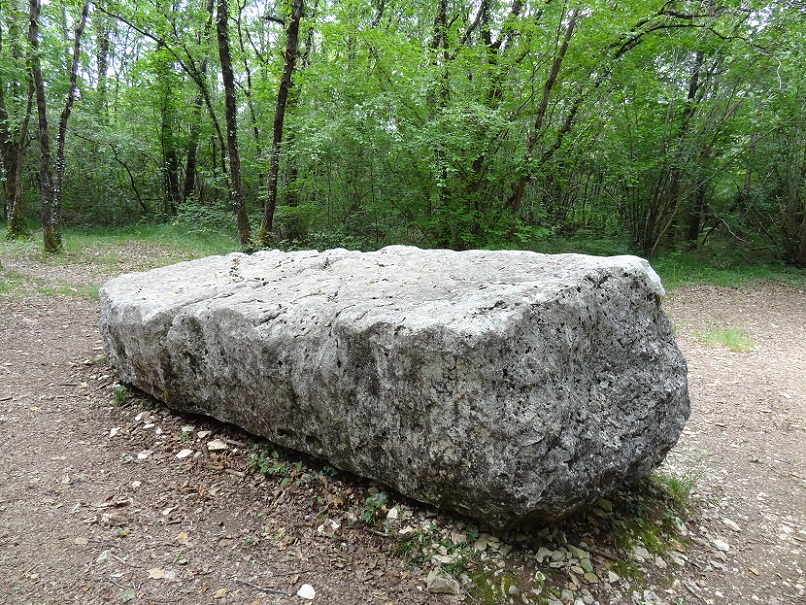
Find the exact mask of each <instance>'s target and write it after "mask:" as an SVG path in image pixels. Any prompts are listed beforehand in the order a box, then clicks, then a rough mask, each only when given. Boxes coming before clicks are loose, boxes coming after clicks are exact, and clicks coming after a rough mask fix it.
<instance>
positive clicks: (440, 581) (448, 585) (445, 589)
mask: <svg viewBox="0 0 806 605" xmlns="http://www.w3.org/2000/svg"><path fill="white" fill-rule="evenodd" d="M426 587H427V588H428V592H430V593H433V594H454V595H456V594H459V593H460V592H461V591H462V588H461V586H459V582H457V581H456V579H455V578H453V577H452V576H449V575H448V574H447V573H445V572H444V571H442V570H441V569H439V568H437V569H432V570H431V572H430V573H429V574H428V578H426Z"/></svg>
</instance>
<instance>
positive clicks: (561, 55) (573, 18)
mask: <svg viewBox="0 0 806 605" xmlns="http://www.w3.org/2000/svg"><path fill="white" fill-rule="evenodd" d="M578 14H579V11H578V9H574V10H572V11H571V14H570V17H569V19H568V25H567V26H566V28H565V36H564V37H563V41H562V44H560V48H559V49H558V50H557V54H556V55H555V57H554V61H553V62H552V64H551V71H550V72H549V77H548V78H547V79H546V83H545V84H544V85H543V96H542V97H541V99H540V105H538V107H537V115H536V116H535V124H534V127H533V129H532V134H531V135H530V136H529V140H528V141H527V144H526V157H525V158H524V164H527V165H528V163H529V162H530V161H531V160H532V157H533V156H534V151H535V147H536V146H537V142H538V141H539V140H540V137H541V135H542V134H543V124H544V122H545V119H546V114H547V111H548V105H549V99H550V97H551V91H552V90H553V89H554V85H555V84H556V82H557V76H559V74H560V68H561V67H562V64H563V59H565V53H566V52H567V51H568V44H569V43H570V42H571V38H572V36H573V35H574V28H575V27H576V22H577V15H578ZM569 127H570V125H569ZM531 180H532V172H531V170H529V169H528V168H525V169H524V173H523V175H522V176H521V177H520V178H519V179H518V182H517V183H516V184H515V187H514V188H513V191H512V195H511V196H510V199H509V204H510V207H511V208H512V211H513V212H514V213H516V214H517V213H518V212H520V209H521V205H522V204H523V196H524V194H525V193H526V185H528V184H529V182H530V181H531Z"/></svg>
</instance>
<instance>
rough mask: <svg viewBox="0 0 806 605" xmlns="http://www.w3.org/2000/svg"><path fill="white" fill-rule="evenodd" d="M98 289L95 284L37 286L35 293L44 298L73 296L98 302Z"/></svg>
mask: <svg viewBox="0 0 806 605" xmlns="http://www.w3.org/2000/svg"><path fill="white" fill-rule="evenodd" d="M99 289H100V286H98V285H97V284H89V285H86V284H60V285H55V286H44V285H43V286H38V287H37V289H36V291H37V292H39V293H40V294H44V295H46V296H52V295H59V296H74V297H77V298H88V299H91V300H98V290H99Z"/></svg>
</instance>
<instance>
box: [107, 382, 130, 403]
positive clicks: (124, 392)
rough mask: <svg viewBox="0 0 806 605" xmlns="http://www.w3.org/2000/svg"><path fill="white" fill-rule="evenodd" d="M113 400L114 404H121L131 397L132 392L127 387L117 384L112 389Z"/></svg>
mask: <svg viewBox="0 0 806 605" xmlns="http://www.w3.org/2000/svg"><path fill="white" fill-rule="evenodd" d="M112 395H113V401H114V402H115V404H116V405H123V404H124V403H126V402H127V401H129V399H131V398H132V397H133V395H134V394H133V393H132V392H131V390H130V389H129V387H127V386H125V385H122V384H119V385H117V386H116V387H115V389H114V391H112Z"/></svg>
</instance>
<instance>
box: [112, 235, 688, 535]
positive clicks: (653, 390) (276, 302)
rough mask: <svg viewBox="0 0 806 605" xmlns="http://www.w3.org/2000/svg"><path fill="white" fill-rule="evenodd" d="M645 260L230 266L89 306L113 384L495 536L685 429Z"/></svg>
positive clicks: (440, 254) (397, 253) (491, 258)
mask: <svg viewBox="0 0 806 605" xmlns="http://www.w3.org/2000/svg"><path fill="white" fill-rule="evenodd" d="M662 294H663V288H662V287H661V285H660V281H659V279H658V277H657V275H656V274H655V272H654V271H653V270H652V269H651V268H650V267H649V265H648V264H647V263H646V261H644V260H642V259H639V258H636V257H630V256H620V257H610V258H600V257H591V256H582V255H575V254H568V255H556V256H547V255H540V254H535V253H530V252H514V251H508V252H487V251H469V252H450V251H444V250H419V249H417V248H410V247H401V246H393V247H389V248H385V249H383V250H380V251H378V252H374V253H360V252H348V251H346V250H331V251H327V252H322V253H318V252H315V251H310V252H296V253H282V252H278V251H272V252H259V253H256V254H254V255H251V256H247V255H243V254H230V255H228V256H219V257H210V258H204V259H200V260H197V261H191V262H186V263H180V264H178V265H174V266H170V267H164V268H161V269H155V270H152V271H149V272H147V273H137V274H128V275H123V276H121V277H118V278H115V279H113V280H110V281H109V282H107V283H106V284H105V285H104V286H103V288H102V289H101V294H100V300H101V334H102V337H103V340H104V345H105V348H106V351H107V355H108V357H109V359H110V360H111V361H112V363H113V364H114V365H115V366H116V367H117V369H118V373H119V378H120V380H121V381H122V382H124V383H128V384H132V385H134V386H137V387H139V388H140V389H143V390H144V391H147V392H149V393H151V394H152V395H154V396H155V397H157V398H159V399H161V400H163V401H165V402H166V403H167V404H168V405H169V406H170V407H173V408H176V409H179V410H184V411H189V412H194V413H201V414H208V415H211V416H214V417H216V418H218V419H220V420H223V421H226V422H231V423H234V424H236V425H239V426H241V427H243V428H245V429H247V430H248V431H250V432H252V433H255V434H257V435H262V436H265V437H267V438H268V439H270V440H272V441H274V442H276V443H279V444H281V445H284V446H287V447H290V448H295V449H299V450H302V451H305V452H308V453H311V454H314V455H317V456H321V457H324V458H327V459H328V460H330V461H331V463H333V464H334V465H335V466H337V467H339V468H341V469H344V470H350V471H353V472H355V473H358V474H361V475H364V476H367V477H371V478H374V479H377V480H378V481H381V482H383V483H385V484H388V485H390V486H393V487H394V488H396V489H397V490H399V491H400V492H401V493H403V494H405V495H407V496H410V497H413V498H415V499H418V500H421V501H425V502H430V503H432V504H435V505H437V506H440V507H446V508H451V509H454V510H458V511H460V512H463V513H465V514H468V515H470V516H473V517H476V518H479V519H482V520H484V521H486V522H487V523H489V524H490V525H491V526H493V527H505V526H509V525H512V524H515V523H517V522H520V521H524V520H555V519H558V518H561V517H563V516H565V515H567V514H569V513H571V512H573V511H575V510H577V509H579V508H580V507H582V506H585V505H587V504H589V503H591V502H592V501H594V500H596V499H597V498H598V497H600V496H601V495H604V494H607V493H608V492H609V491H611V490H612V489H614V488H616V487H618V486H620V485H621V484H622V483H623V482H624V481H626V480H631V479H634V478H637V477H640V476H642V475H646V474H648V473H649V472H650V471H651V470H652V469H653V468H655V467H656V466H657V465H658V464H660V462H661V461H662V460H663V458H664V457H665V455H666V453H667V452H668V450H669V449H670V448H671V447H672V446H673V445H674V444H675V443H676V442H677V439H678V437H679V435H680V433H681V431H682V429H683V425H684V423H685V421H686V419H687V417H688V414H689V399H688V391H687V382H686V364H685V360H684V359H683V356H682V355H681V353H680V351H679V350H678V348H677V346H676V344H675V342H674V338H673V335H672V331H671V326H670V323H669V321H668V319H667V318H666V316H665V315H664V313H663V311H662V309H661V306H660V298H661V296H662Z"/></svg>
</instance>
